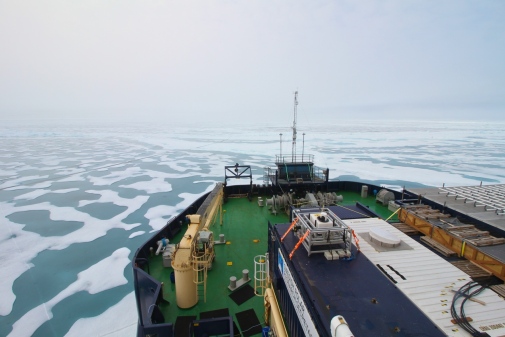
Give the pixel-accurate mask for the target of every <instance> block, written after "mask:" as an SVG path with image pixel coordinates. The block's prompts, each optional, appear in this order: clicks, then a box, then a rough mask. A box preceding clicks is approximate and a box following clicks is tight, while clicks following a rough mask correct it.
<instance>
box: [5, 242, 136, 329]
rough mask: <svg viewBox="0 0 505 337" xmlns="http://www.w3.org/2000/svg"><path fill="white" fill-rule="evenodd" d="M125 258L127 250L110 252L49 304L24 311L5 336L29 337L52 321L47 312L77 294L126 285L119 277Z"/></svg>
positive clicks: (92, 292)
mask: <svg viewBox="0 0 505 337" xmlns="http://www.w3.org/2000/svg"><path fill="white" fill-rule="evenodd" d="M129 254H130V250H129V249H128V248H120V249H118V250H116V251H114V252H113V253H112V255H111V256H109V257H107V258H105V259H103V260H102V261H100V262H98V263H97V264H95V265H93V266H91V267H89V268H88V269H86V270H84V271H82V272H80V273H79V274H78V275H77V280H76V281H75V282H73V283H71V284H70V285H69V286H68V287H67V288H66V289H64V290H63V291H61V292H60V293H59V294H57V295H56V296H55V297H53V298H52V299H50V300H49V301H47V302H45V303H42V304H40V305H38V306H37V307H35V308H33V309H32V310H30V311H28V312H27V313H26V314H24V315H23V317H21V318H20V319H19V320H17V321H16V322H15V323H14V324H13V325H12V328H13V330H12V332H11V333H10V334H9V336H12V337H14V336H30V335H32V334H33V333H34V332H35V330H37V329H38V328H39V327H40V326H41V325H42V324H44V322H46V321H48V320H50V319H51V318H52V317H53V314H52V312H51V309H52V308H53V307H54V306H55V305H56V304H58V303H59V302H61V301H62V300H64V299H65V298H67V297H69V296H72V295H73V294H75V293H77V292H79V291H87V292H88V293H90V294H96V293H99V292H102V291H104V290H107V289H111V288H114V287H118V286H120V285H123V284H126V283H127V280H126V278H125V277H124V275H123V274H124V268H125V267H126V266H127V265H128V264H129V263H130V260H129V258H128V255H129ZM104 275H107V277H103V276H104Z"/></svg>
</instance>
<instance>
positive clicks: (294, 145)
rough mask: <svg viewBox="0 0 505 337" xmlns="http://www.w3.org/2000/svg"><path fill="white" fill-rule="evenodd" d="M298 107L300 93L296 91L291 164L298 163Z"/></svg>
mask: <svg viewBox="0 0 505 337" xmlns="http://www.w3.org/2000/svg"><path fill="white" fill-rule="evenodd" d="M297 106H298V91H295V107H294V116H293V148H292V149H291V162H293V163H294V162H295V161H296V108H297Z"/></svg>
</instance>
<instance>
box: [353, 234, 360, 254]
mask: <svg viewBox="0 0 505 337" xmlns="http://www.w3.org/2000/svg"><path fill="white" fill-rule="evenodd" d="M351 231H352V236H353V237H354V242H356V248H358V252H359V251H360V248H359V239H358V237H357V236H356V233H354V229H351Z"/></svg>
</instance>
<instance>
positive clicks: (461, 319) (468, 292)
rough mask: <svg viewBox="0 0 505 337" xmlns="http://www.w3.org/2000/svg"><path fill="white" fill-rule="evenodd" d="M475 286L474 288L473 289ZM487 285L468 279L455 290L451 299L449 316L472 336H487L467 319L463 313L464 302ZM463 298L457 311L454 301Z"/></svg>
mask: <svg viewBox="0 0 505 337" xmlns="http://www.w3.org/2000/svg"><path fill="white" fill-rule="evenodd" d="M475 288H476V289H475ZM485 288H487V286H483V285H480V284H479V283H478V282H474V281H470V282H468V283H466V284H465V285H463V286H462V287H461V288H460V289H459V290H458V291H456V292H455V294H454V297H453V299H452V304H451V316H452V318H454V320H455V321H456V324H458V325H459V326H460V327H461V328H462V329H463V330H465V331H466V332H468V333H470V334H471V335H472V336H475V337H480V336H489V335H488V334H487V333H485V332H480V331H479V330H477V329H475V328H474V327H473V326H472V325H471V324H470V322H469V321H468V319H467V317H466V314H465V309H464V306H465V303H466V301H467V300H469V299H471V298H472V297H473V296H476V295H478V294H480V293H481V292H482V291H483V290H484V289H485ZM460 298H463V300H462V302H461V304H460V305H459V313H458V311H457V310H456V302H457V301H458V300H459V299H460Z"/></svg>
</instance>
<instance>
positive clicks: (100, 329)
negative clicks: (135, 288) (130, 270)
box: [65, 292, 138, 337]
mask: <svg viewBox="0 0 505 337" xmlns="http://www.w3.org/2000/svg"><path fill="white" fill-rule="evenodd" d="M136 305H137V304H136V303H135V293H133V292H131V293H129V294H128V295H126V296H125V297H124V298H123V299H122V300H121V301H119V302H118V303H117V304H115V305H114V306H112V307H110V308H109V309H107V310H106V311H105V312H104V313H103V314H101V315H98V316H96V317H89V318H81V319H79V320H77V322H75V323H74V325H72V327H71V328H70V330H69V331H68V333H67V334H66V335H65V337H81V336H83V333H84V332H85V334H86V335H87V336H107V337H124V336H131V337H133V336H135V335H136V333H137V321H138V317H137V310H134V309H135V307H136ZM111 322H114V324H111Z"/></svg>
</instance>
